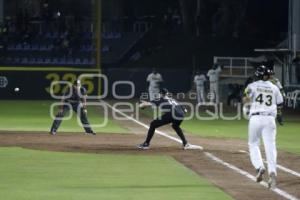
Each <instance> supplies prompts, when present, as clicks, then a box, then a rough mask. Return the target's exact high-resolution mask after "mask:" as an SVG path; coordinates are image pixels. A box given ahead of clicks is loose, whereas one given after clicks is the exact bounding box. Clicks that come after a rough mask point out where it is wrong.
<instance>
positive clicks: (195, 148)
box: [183, 143, 203, 150]
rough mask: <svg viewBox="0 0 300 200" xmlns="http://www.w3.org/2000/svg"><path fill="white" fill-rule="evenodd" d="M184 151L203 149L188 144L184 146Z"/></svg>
mask: <svg viewBox="0 0 300 200" xmlns="http://www.w3.org/2000/svg"><path fill="white" fill-rule="evenodd" d="M183 149H184V150H203V147H201V146H198V145H193V144H189V143H187V144H185V145H184V146H183Z"/></svg>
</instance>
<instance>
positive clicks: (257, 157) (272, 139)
mask: <svg viewBox="0 0 300 200" xmlns="http://www.w3.org/2000/svg"><path fill="white" fill-rule="evenodd" d="M261 138H262V139H263V143H264V147H265V153H266V158H267V163H268V172H269V174H270V173H271V172H274V173H275V174H277V170H276V165H277V164H276V162H277V161H276V160H277V150H276V123H275V117H273V116H263V115H254V116H251V117H250V120H249V126H248V145H249V152H250V159H251V163H252V165H253V166H254V167H255V169H259V168H261V167H263V168H264V163H263V160H262V156H261V151H260V148H259V145H260V139H261Z"/></svg>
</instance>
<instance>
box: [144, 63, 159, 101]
mask: <svg viewBox="0 0 300 200" xmlns="http://www.w3.org/2000/svg"><path fill="white" fill-rule="evenodd" d="M147 81H148V82H149V88H148V91H149V100H150V101H153V100H154V99H156V98H157V97H158V94H159V90H160V83H161V82H162V81H163V79H162V76H161V74H160V73H158V72H157V71H156V69H155V68H153V70H152V73H151V74H149V75H148V77H147Z"/></svg>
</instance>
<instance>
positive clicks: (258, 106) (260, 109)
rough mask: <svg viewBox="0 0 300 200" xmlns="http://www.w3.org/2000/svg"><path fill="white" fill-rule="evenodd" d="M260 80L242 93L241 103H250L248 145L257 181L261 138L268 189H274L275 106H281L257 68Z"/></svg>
mask: <svg viewBox="0 0 300 200" xmlns="http://www.w3.org/2000/svg"><path fill="white" fill-rule="evenodd" d="M255 75H256V77H257V78H258V79H259V80H258V81H256V82H253V83H251V84H249V85H248V86H247V88H246V90H245V96H244V103H246V104H248V105H249V104H250V110H249V116H250V120H249V127H248V145H249V151H250V159H251V163H252V165H253V166H254V167H255V169H256V170H257V173H258V174H257V177H256V181H257V182H260V181H261V180H262V175H263V174H264V172H265V166H264V163H263V160H262V156H261V152H260V148H259V146H260V138H262V139H263V143H264V147H265V152H266V159H267V163H268V172H269V177H270V178H269V187H270V188H274V187H275V184H276V181H275V177H276V175H277V170H276V160H277V150H276V122H275V118H276V116H277V109H278V106H280V105H282V103H283V97H282V95H281V93H280V91H279V89H278V87H276V86H275V85H274V84H272V83H271V82H270V81H268V79H269V73H268V70H267V69H266V67H265V66H260V67H258V69H257V71H256V72H255Z"/></svg>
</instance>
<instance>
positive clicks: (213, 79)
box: [207, 64, 222, 103]
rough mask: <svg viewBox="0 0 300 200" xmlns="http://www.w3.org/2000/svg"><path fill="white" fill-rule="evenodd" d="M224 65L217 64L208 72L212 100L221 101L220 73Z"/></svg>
mask: <svg viewBox="0 0 300 200" xmlns="http://www.w3.org/2000/svg"><path fill="white" fill-rule="evenodd" d="M221 71H222V67H221V66H219V65H217V64H215V65H214V66H213V68H212V69H210V70H209V71H208V72H207V76H208V77H209V92H210V95H212V96H211V97H210V100H211V102H215V103H219V75H220V73H221Z"/></svg>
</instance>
